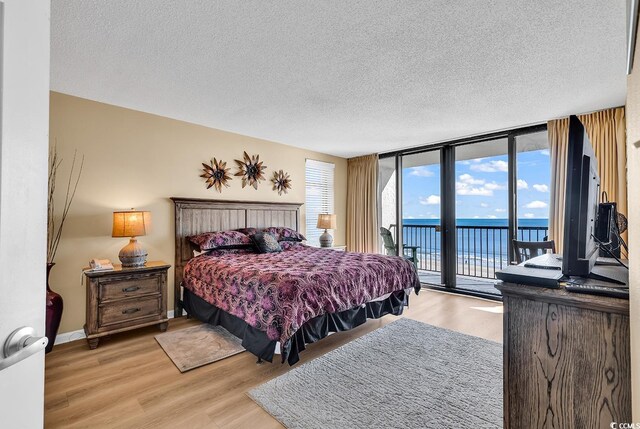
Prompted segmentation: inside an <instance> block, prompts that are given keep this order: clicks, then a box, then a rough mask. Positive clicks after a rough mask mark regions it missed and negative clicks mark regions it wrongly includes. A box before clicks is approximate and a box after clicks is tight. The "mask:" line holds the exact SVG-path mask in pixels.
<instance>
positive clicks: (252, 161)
mask: <svg viewBox="0 0 640 429" xmlns="http://www.w3.org/2000/svg"><path fill="white" fill-rule="evenodd" d="M235 162H236V164H237V166H238V172H237V173H236V174H235V176H238V177H242V187H243V188H244V187H245V186H247V184H248V185H249V186H253V188H254V189H258V182H259V181H261V180H265V177H264V171H265V170H266V169H267V166H266V165H262V164H263V163H262V161H260V155H253V156H251V157H250V156H249V155H248V154H247V152H246V151H245V152H244V159H243V160H242V161H241V160H239V159H236V160H235Z"/></svg>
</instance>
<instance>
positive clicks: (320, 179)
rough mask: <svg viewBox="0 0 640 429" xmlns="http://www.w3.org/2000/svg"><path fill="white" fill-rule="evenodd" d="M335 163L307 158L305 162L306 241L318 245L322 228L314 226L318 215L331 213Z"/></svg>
mask: <svg viewBox="0 0 640 429" xmlns="http://www.w3.org/2000/svg"><path fill="white" fill-rule="evenodd" d="M334 169H335V165H334V164H333V163H330V162H322V161H315V160H313V159H307V162H306V164H305V191H306V201H305V221H306V225H307V243H308V244H310V245H312V246H318V245H320V240H319V239H320V235H322V233H324V230H323V229H318V228H316V224H317V222H318V215H319V214H321V213H333V171H334Z"/></svg>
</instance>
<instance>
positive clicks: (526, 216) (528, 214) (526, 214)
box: [522, 213, 536, 219]
mask: <svg viewBox="0 0 640 429" xmlns="http://www.w3.org/2000/svg"><path fill="white" fill-rule="evenodd" d="M522 217H524V218H527V219H531V218H534V217H536V215H534V214H533V213H525V214H523V215H522Z"/></svg>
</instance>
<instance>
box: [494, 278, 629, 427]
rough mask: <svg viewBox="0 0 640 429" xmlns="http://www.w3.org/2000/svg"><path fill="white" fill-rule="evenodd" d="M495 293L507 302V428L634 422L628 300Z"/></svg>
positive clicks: (503, 287)
mask: <svg viewBox="0 0 640 429" xmlns="http://www.w3.org/2000/svg"><path fill="white" fill-rule="evenodd" d="M496 287H497V288H498V289H499V290H500V291H501V292H502V295H503V298H504V428H505V429H509V428H512V429H522V428H528V429H535V428H558V429H560V428H563V429H569V428H576V429H578V428H579V429H583V428H608V427H610V424H611V422H619V423H620V422H631V369H630V366H631V364H630V348H629V301H627V300H624V299H618V298H609V297H601V296H595V295H586V294H577V293H571V292H567V291H566V290H564V288H561V289H546V288H539V287H532V286H524V285H519V284H512V283H498V284H497V285H496Z"/></svg>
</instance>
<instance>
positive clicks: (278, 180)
mask: <svg viewBox="0 0 640 429" xmlns="http://www.w3.org/2000/svg"><path fill="white" fill-rule="evenodd" d="M271 183H273V190H274V191H278V195H282V194H283V193H285V194H286V193H287V192H288V190H289V189H291V178H290V177H289V173H285V172H284V171H282V170H280V171H274V172H273V177H272V178H271Z"/></svg>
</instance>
